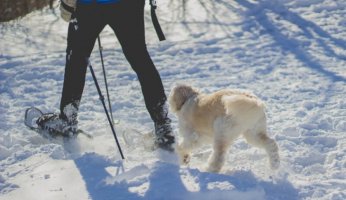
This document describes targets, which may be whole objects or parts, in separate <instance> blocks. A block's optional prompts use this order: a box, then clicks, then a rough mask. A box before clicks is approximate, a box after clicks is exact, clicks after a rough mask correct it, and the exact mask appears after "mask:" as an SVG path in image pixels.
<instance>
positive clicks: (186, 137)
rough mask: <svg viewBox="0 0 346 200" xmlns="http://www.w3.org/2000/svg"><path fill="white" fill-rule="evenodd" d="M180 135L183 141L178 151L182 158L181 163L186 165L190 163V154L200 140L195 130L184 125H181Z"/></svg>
mask: <svg viewBox="0 0 346 200" xmlns="http://www.w3.org/2000/svg"><path fill="white" fill-rule="evenodd" d="M179 133H180V136H181V137H182V141H181V143H180V144H179V145H178V146H177V149H176V150H177V153H178V155H179V158H180V163H181V164H185V165H186V164H188V163H189V162H190V152H191V150H192V149H194V148H195V147H196V143H197V142H196V141H197V140H198V138H197V135H196V134H195V133H194V132H193V129H192V128H190V127H188V126H187V125H185V124H183V123H180V124H179Z"/></svg>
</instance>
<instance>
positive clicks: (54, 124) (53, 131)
mask: <svg viewBox="0 0 346 200" xmlns="http://www.w3.org/2000/svg"><path fill="white" fill-rule="evenodd" d="M36 123H37V125H38V127H40V129H42V130H45V131H48V133H49V134H50V135H52V136H58V135H60V136H64V137H71V136H75V135H77V129H78V128H77V124H78V122H77V120H73V121H67V120H64V119H62V118H61V117H60V115H59V114H57V113H47V114H44V115H42V116H41V117H40V118H38V119H37V121H36Z"/></svg>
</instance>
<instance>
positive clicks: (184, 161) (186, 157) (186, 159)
mask: <svg viewBox="0 0 346 200" xmlns="http://www.w3.org/2000/svg"><path fill="white" fill-rule="evenodd" d="M181 163H182V164H184V165H188V164H189V163H190V155H188V154H185V155H184V156H183V157H182V158H181Z"/></svg>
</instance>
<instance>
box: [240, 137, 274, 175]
mask: <svg viewBox="0 0 346 200" xmlns="http://www.w3.org/2000/svg"><path fill="white" fill-rule="evenodd" d="M244 137H245V139H246V140H247V142H248V143H250V144H252V145H254V146H257V147H260V148H264V149H265V151H266V153H267V154H268V157H269V163H270V168H271V169H278V168H279V166H280V156H279V148H278V145H277V144H276V142H275V140H273V139H271V138H269V137H268V135H267V134H266V132H265V131H260V132H255V131H247V132H246V133H244Z"/></svg>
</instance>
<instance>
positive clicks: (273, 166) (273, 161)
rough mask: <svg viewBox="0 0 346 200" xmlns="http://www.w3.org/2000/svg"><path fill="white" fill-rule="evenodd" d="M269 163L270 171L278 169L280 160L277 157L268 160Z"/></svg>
mask: <svg viewBox="0 0 346 200" xmlns="http://www.w3.org/2000/svg"><path fill="white" fill-rule="evenodd" d="M269 162H270V168H271V169H272V170H277V169H279V167H280V159H279V157H275V158H273V159H270V160H269Z"/></svg>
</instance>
